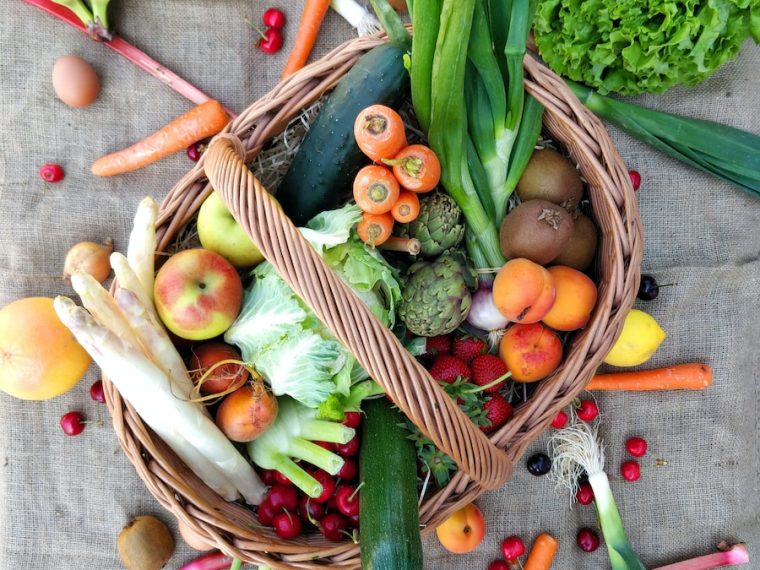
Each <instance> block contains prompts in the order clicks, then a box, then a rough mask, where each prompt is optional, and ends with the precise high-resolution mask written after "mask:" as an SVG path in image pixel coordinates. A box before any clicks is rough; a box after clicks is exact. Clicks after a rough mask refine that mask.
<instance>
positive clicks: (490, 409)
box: [480, 394, 512, 433]
mask: <svg viewBox="0 0 760 570" xmlns="http://www.w3.org/2000/svg"><path fill="white" fill-rule="evenodd" d="M483 409H484V410H485V411H486V416H487V417H488V419H489V420H490V422H491V425H490V426H480V431H482V432H483V433H491V432H492V431H494V430H497V429H499V428H500V427H501V426H503V425H504V424H505V423H507V420H508V419H509V418H510V417H512V406H511V405H510V404H509V402H507V399H506V398H505V397H504V396H502V395H501V394H494V395H493V396H491V399H490V400H488V401H487V402H486V403H485V404H483Z"/></svg>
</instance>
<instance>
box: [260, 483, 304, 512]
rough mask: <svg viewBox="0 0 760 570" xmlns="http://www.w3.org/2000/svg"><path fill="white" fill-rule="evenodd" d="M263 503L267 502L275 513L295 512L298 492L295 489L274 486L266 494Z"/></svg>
mask: <svg viewBox="0 0 760 570" xmlns="http://www.w3.org/2000/svg"><path fill="white" fill-rule="evenodd" d="M264 501H265V502H269V504H270V505H272V508H274V510H275V512H280V511H281V510H283V509H287V510H289V511H295V510H296V509H297V508H298V491H296V488H295V487H284V486H283V485H274V486H272V488H271V489H269V491H268V492H267V494H266V497H265V498H264Z"/></svg>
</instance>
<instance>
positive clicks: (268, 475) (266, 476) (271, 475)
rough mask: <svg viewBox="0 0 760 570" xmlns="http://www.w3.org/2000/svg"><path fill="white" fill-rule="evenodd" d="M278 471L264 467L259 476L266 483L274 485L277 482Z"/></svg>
mask: <svg viewBox="0 0 760 570" xmlns="http://www.w3.org/2000/svg"><path fill="white" fill-rule="evenodd" d="M276 475H277V471H275V470H274V469H262V470H261V471H259V477H261V480H262V481H263V482H264V485H270V486H271V485H274V484H275V483H276V482H277V478H276Z"/></svg>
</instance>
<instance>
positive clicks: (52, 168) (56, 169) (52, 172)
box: [40, 162, 63, 182]
mask: <svg viewBox="0 0 760 570" xmlns="http://www.w3.org/2000/svg"><path fill="white" fill-rule="evenodd" d="M40 177H41V178H42V179H43V180H44V181H45V182H60V181H61V180H63V167H62V166H61V165H60V164H53V163H51V162H48V163H47V164H43V165H42V166H41V167H40Z"/></svg>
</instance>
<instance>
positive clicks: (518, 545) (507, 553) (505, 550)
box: [501, 536, 525, 562]
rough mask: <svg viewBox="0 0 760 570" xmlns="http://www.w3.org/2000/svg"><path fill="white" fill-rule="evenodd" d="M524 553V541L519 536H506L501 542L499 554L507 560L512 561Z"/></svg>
mask: <svg viewBox="0 0 760 570" xmlns="http://www.w3.org/2000/svg"><path fill="white" fill-rule="evenodd" d="M523 554H525V543H524V542H523V541H522V539H521V538H520V537H519V536H508V537H507V538H505V539H504V540H503V541H502V543H501V555H502V556H503V557H504V559H505V560H507V561H508V562H514V561H515V560H517V559H518V558H520V556H522V555H523Z"/></svg>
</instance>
